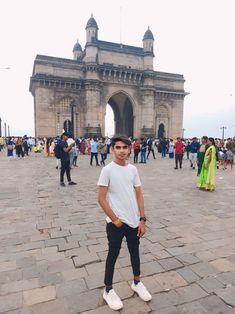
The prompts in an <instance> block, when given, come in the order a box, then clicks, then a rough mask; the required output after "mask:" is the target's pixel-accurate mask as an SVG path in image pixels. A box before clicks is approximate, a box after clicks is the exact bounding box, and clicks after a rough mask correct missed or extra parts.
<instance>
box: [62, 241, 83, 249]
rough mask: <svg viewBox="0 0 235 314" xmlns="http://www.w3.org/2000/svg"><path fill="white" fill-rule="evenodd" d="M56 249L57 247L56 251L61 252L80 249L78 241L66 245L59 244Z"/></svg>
mask: <svg viewBox="0 0 235 314" xmlns="http://www.w3.org/2000/svg"><path fill="white" fill-rule="evenodd" d="M58 247H59V248H58V251H59V252H62V251H66V250H70V249H75V248H78V247H80V245H79V244H78V241H73V242H68V243H60V244H59V246H58Z"/></svg>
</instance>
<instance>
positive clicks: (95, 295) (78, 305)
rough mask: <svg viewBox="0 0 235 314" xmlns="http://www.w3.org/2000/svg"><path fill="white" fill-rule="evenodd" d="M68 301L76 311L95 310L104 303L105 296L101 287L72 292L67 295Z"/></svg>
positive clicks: (70, 306)
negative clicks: (82, 291)
mask: <svg viewBox="0 0 235 314" xmlns="http://www.w3.org/2000/svg"><path fill="white" fill-rule="evenodd" d="M66 301H67V304H68V306H69V308H70V309H72V310H75V311H76V313H81V312H84V311H89V310H93V309H96V308H98V307H99V306H101V305H103V297H102V293H101V291H100V290H99V289H94V290H91V291H88V292H84V293H81V294H77V293H75V294H71V295H69V296H67V297H66Z"/></svg>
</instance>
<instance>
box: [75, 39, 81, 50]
mask: <svg viewBox="0 0 235 314" xmlns="http://www.w3.org/2000/svg"><path fill="white" fill-rule="evenodd" d="M73 51H82V47H81V45H80V44H79V42H78V41H77V42H76V44H75V45H74V47H73Z"/></svg>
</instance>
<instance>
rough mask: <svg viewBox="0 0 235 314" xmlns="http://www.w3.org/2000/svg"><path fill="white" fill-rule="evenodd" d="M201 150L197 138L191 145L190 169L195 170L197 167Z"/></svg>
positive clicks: (193, 139)
mask: <svg viewBox="0 0 235 314" xmlns="http://www.w3.org/2000/svg"><path fill="white" fill-rule="evenodd" d="M199 148H200V144H199V142H198V139H197V137H193V138H192V142H191V144H190V152H189V160H190V167H191V168H193V169H195V168H196V165H197V153H198V150H199Z"/></svg>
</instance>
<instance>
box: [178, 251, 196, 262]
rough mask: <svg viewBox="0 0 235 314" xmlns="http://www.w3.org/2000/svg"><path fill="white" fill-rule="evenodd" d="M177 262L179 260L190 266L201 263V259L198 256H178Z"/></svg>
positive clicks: (186, 254)
mask: <svg viewBox="0 0 235 314" xmlns="http://www.w3.org/2000/svg"><path fill="white" fill-rule="evenodd" d="M176 258H177V260H179V261H180V262H181V263H183V264H184V265H190V264H195V263H198V262H200V259H199V258H197V257H196V256H194V255H192V254H188V253H185V254H182V255H177V256H176Z"/></svg>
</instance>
